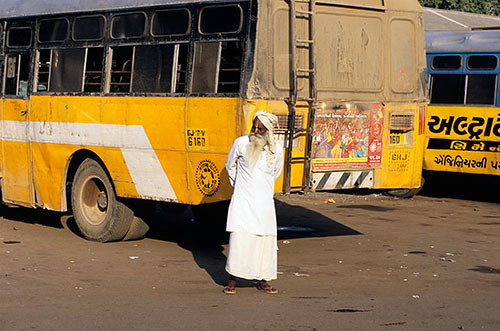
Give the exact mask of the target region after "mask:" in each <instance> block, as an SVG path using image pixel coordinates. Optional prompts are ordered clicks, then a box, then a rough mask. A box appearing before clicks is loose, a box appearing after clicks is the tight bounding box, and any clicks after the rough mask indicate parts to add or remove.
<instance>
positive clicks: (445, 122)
mask: <svg viewBox="0 0 500 331" xmlns="http://www.w3.org/2000/svg"><path fill="white" fill-rule="evenodd" d="M426 123H427V131H426V134H425V135H426V144H425V146H426V149H425V153H424V169H426V170H436V171H448V172H464V173H472V174H484V175H500V114H499V112H498V108H491V107H461V106H429V107H428V109H427V121H426Z"/></svg>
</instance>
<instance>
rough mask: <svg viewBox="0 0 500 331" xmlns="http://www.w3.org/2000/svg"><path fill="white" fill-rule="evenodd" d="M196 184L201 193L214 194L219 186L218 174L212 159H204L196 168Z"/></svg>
mask: <svg viewBox="0 0 500 331" xmlns="http://www.w3.org/2000/svg"><path fill="white" fill-rule="evenodd" d="M196 186H197V187H198V189H199V190H200V192H201V193H203V195H206V196H212V195H214V194H215V193H216V192H217V190H218V189H219V186H220V174H219V171H218V170H217V167H216V166H215V164H214V163H213V162H212V161H209V160H204V161H201V162H200V164H198V167H197V168H196Z"/></svg>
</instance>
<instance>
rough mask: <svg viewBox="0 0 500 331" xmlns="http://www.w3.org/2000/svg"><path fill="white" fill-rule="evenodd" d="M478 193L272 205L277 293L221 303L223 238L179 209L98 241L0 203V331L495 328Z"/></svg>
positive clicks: (241, 292)
mask: <svg viewBox="0 0 500 331" xmlns="http://www.w3.org/2000/svg"><path fill="white" fill-rule="evenodd" d="M486 184H487V183H483V184H480V185H479V186H476V187H472V188H469V189H467V190H464V191H462V195H460V194H461V193H460V192H458V193H457V191H456V190H452V191H450V192H449V194H448V195H444V196H443V193H442V191H443V190H442V189H441V191H439V190H438V188H437V187H435V190H434V191H430V193H429V191H427V192H425V190H424V192H423V194H424V195H418V196H416V197H414V198H412V199H394V198H390V197H385V196H382V195H379V194H374V193H363V194H357V195H351V194H339V193H316V194H311V195H307V196H302V195H291V196H279V197H277V211H278V218H279V226H280V227H283V228H282V230H283V231H280V235H279V249H280V250H279V253H278V254H279V262H278V264H279V265H278V270H279V278H278V280H277V281H275V282H274V283H273V285H274V286H275V287H277V288H278V289H279V290H280V294H279V295H277V296H270V295H266V294H263V293H260V292H258V291H257V290H256V289H255V288H253V287H252V284H250V283H249V284H244V285H245V287H242V288H238V294H237V295H236V296H226V295H224V294H222V292H221V289H222V288H221V285H222V284H224V283H225V280H226V275H225V274H224V263H225V251H226V249H227V244H226V237H225V235H224V233H223V232H222V231H220V230H214V229H212V230H211V227H210V226H207V224H206V223H203V222H201V221H192V220H191V214H190V213H189V211H187V212H185V213H184V214H175V215H174V214H165V213H163V212H159V211H157V212H156V214H155V215H154V217H153V223H152V225H153V229H152V230H151V232H150V233H149V234H148V236H147V238H145V239H143V240H140V241H133V242H118V243H110V244H99V243H94V242H88V241H85V240H84V239H82V238H80V237H79V236H78V235H77V234H76V233H75V232H73V231H74V224H73V220H72V218H71V217H68V216H66V217H62V218H61V215H60V214H57V213H49V212H44V211H32V210H29V209H24V208H6V207H4V208H3V210H2V215H3V219H1V220H0V329H1V330H97V329H99V330H112V329H113V330H167V329H168V330H175V329H179V330H195V329H196V330H198V329H203V330H500V304H498V301H499V296H500V213H499V212H500V208H499V207H500V205H499V201H498V193H496V195H495V194H488V193H486V194H483V195H482V196H478V194H476V193H474V192H488V191H487V190H486V188H487V187H483V186H481V185H486ZM439 185H440V184H439ZM439 185H437V186H439ZM497 187H498V186H497ZM441 188H442V186H441ZM485 190H486V191H485ZM444 191H446V190H444ZM471 192H472V193H474V194H471ZM325 199H334V201H335V203H325V202H324V200H325ZM61 219H62V222H61ZM63 225H64V226H63ZM72 230H73V231H72Z"/></svg>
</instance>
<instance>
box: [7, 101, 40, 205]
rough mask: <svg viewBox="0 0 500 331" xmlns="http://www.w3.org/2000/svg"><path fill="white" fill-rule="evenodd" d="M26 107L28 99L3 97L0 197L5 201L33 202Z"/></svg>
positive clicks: (29, 203)
mask: <svg viewBox="0 0 500 331" xmlns="http://www.w3.org/2000/svg"><path fill="white" fill-rule="evenodd" d="M28 108H29V100H27V99H8V98H5V99H4V100H3V111H2V175H3V180H2V197H3V200H4V201H8V202H13V203H16V204H20V205H25V206H33V200H34V196H33V183H32V172H31V157H30V145H29V143H28V139H27V138H28V116H29V115H28V112H29V109H28Z"/></svg>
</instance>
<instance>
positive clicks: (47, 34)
mask: <svg viewBox="0 0 500 331" xmlns="http://www.w3.org/2000/svg"><path fill="white" fill-rule="evenodd" d="M67 37H68V21H67V20H66V19H58V20H43V21H41V22H40V31H39V32H38V41H40V42H61V41H65V40H66V39H67Z"/></svg>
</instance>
